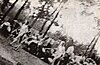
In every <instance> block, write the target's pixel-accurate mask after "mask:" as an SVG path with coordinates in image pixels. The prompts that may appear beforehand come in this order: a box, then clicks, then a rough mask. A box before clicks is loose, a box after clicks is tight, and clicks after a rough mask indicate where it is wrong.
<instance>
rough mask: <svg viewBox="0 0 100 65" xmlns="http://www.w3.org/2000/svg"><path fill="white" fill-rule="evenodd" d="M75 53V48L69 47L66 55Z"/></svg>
mask: <svg viewBox="0 0 100 65" xmlns="http://www.w3.org/2000/svg"><path fill="white" fill-rule="evenodd" d="M73 52H74V46H70V47H68V49H67V51H66V53H68V54H73Z"/></svg>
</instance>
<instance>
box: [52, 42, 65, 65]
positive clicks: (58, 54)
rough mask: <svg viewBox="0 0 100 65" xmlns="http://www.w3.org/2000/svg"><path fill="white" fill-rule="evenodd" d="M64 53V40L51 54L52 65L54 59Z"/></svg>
mask: <svg viewBox="0 0 100 65" xmlns="http://www.w3.org/2000/svg"><path fill="white" fill-rule="evenodd" d="M64 55H65V42H64V41H61V43H60V44H59V46H58V48H57V50H56V52H55V53H54V54H53V56H54V59H53V62H52V65H54V62H55V60H56V59H58V58H60V57H63V56H64Z"/></svg>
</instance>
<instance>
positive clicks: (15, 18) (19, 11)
mask: <svg viewBox="0 0 100 65" xmlns="http://www.w3.org/2000/svg"><path fill="white" fill-rule="evenodd" d="M27 2H28V0H26V1H25V3H24V4H23V5H22V7H21V8H20V9H19V10H18V12H17V14H16V15H15V17H14V19H13V20H17V18H18V16H19V15H20V13H21V11H22V10H23V8H24V6H25V5H26V3H27Z"/></svg>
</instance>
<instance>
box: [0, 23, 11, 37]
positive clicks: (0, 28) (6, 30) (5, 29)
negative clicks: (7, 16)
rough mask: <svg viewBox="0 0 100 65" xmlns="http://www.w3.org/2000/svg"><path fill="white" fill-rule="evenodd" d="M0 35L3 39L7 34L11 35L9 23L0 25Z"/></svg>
mask: <svg viewBox="0 0 100 65" xmlns="http://www.w3.org/2000/svg"><path fill="white" fill-rule="evenodd" d="M0 33H1V34H2V35H4V36H5V37H7V36H9V34H10V33H11V25H10V23H9V22H4V23H3V24H1V25H0Z"/></svg>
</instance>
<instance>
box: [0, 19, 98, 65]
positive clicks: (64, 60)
mask: <svg viewBox="0 0 100 65" xmlns="http://www.w3.org/2000/svg"><path fill="white" fill-rule="evenodd" d="M16 21H17V20H16ZM18 24H19V27H17V28H16V27H14V26H16V25H11V23H10V22H4V23H2V24H1V25H0V29H1V30H4V29H6V31H8V34H9V36H8V37H9V38H12V41H11V43H10V45H11V46H13V47H14V48H15V50H18V49H20V48H23V49H24V50H26V51H27V52H29V53H30V54H32V55H35V56H37V57H38V58H40V59H41V60H43V61H45V62H46V63H49V64H51V65H97V64H96V62H95V61H94V60H93V59H91V58H87V57H85V56H83V55H82V54H80V53H79V55H75V54H74V51H75V50H74V46H69V47H68V48H67V50H66V49H65V44H66V43H65V41H62V40H57V44H58V45H57V47H53V45H54V40H53V39H52V38H50V37H48V36H45V37H43V33H34V34H33V31H32V28H31V26H29V22H28V21H27V20H25V22H24V23H18ZM12 27H14V28H12ZM12 29H13V30H12ZM14 44H15V45H14Z"/></svg>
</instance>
